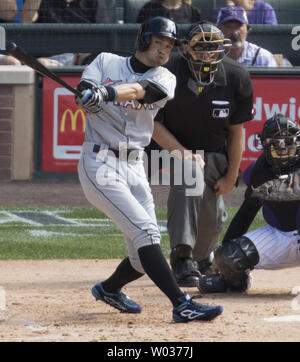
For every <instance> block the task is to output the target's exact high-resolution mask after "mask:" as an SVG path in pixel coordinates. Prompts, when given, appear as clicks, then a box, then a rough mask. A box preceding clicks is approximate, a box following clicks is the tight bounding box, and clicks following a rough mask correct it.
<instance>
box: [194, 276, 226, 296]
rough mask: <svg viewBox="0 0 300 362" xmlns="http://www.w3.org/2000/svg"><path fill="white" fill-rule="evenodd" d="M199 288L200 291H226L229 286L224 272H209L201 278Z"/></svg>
mask: <svg viewBox="0 0 300 362" xmlns="http://www.w3.org/2000/svg"><path fill="white" fill-rule="evenodd" d="M198 289H199V292H200V293H203V294H205V293H226V292H227V291H228V290H229V288H228V286H227V285H226V282H225V279H224V277H223V275H222V274H209V275H205V276H203V277H201V278H200V280H199V285H198Z"/></svg>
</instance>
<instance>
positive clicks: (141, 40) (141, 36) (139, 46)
mask: <svg viewBox="0 0 300 362" xmlns="http://www.w3.org/2000/svg"><path fill="white" fill-rule="evenodd" d="M145 33H146V23H144V24H142V25H141V27H140V29H139V32H138V35H137V39H136V46H135V48H136V50H139V51H141V52H144V51H146V50H147V48H148V46H149V44H150V36H149V37H148V38H149V40H148V41H147V39H146V36H145Z"/></svg>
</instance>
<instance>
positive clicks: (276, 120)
mask: <svg viewBox="0 0 300 362" xmlns="http://www.w3.org/2000/svg"><path fill="white" fill-rule="evenodd" d="M259 137H260V141H261V144H262V147H263V150H264V153H265V156H266V160H267V162H268V163H269V164H270V165H271V166H272V167H273V168H277V169H281V168H291V167H293V166H294V165H295V163H296V162H297V161H298V160H299V157H300V126H299V125H298V124H297V123H296V122H294V121H293V120H291V119H290V118H288V117H286V116H284V115H282V114H277V115H275V116H273V117H271V118H269V119H268V120H267V121H266V123H265V125H264V128H263V131H262V134H261V135H260V136H259Z"/></svg>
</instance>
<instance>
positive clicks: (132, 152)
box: [93, 145, 143, 161]
mask: <svg viewBox="0 0 300 362" xmlns="http://www.w3.org/2000/svg"><path fill="white" fill-rule="evenodd" d="M100 149H101V146H100V145H94V147H93V152H95V153H98V152H99V151H100ZM104 150H106V151H107V154H108V155H111V156H112V155H114V156H115V157H116V158H119V159H120V160H121V161H138V160H140V159H142V157H143V152H142V150H138V149H134V148H133V149H127V148H126V149H124V150H114V149H112V148H106V149H103V151H104Z"/></svg>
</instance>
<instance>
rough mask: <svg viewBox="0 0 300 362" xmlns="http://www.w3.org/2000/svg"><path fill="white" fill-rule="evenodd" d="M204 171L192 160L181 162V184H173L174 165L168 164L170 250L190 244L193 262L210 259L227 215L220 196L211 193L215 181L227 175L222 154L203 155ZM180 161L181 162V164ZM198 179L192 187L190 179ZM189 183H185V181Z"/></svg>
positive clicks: (174, 182)
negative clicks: (169, 171) (169, 173)
mask: <svg viewBox="0 0 300 362" xmlns="http://www.w3.org/2000/svg"><path fill="white" fill-rule="evenodd" d="M204 159H205V168H204V174H203V170H202V169H201V168H200V166H199V164H198V163H197V162H195V161H191V160H187V161H184V162H183V166H182V175H183V174H185V175H187V174H189V175H192V178H191V177H188V178H186V177H184V176H182V181H183V182H182V183H181V184H176V177H177V176H178V174H176V173H178V170H177V171H176V170H174V168H175V167H174V165H176V162H174V163H173V164H171V187H170V193H169V198H168V232H169V236H170V246H171V248H174V247H176V246H177V245H189V246H191V247H192V249H193V256H194V260H202V259H204V258H207V257H209V255H210V253H211V252H212V251H213V250H214V249H215V247H216V245H217V242H218V237H219V235H220V233H221V231H222V230H223V228H224V226H225V222H226V219H227V212H226V210H225V204H224V199H223V196H222V195H221V196H217V195H216V194H215V192H214V190H213V185H214V184H215V182H216V181H217V180H218V179H220V178H221V177H222V176H224V175H225V174H226V171H227V167H228V162H227V158H226V155H224V154H221V153H205V156H204ZM180 162H181V161H180ZM195 175H196V176H197V180H196V182H195V183H194V185H191V182H190V181H191V179H193V176H195ZM187 180H188V182H186V181H187Z"/></svg>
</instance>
